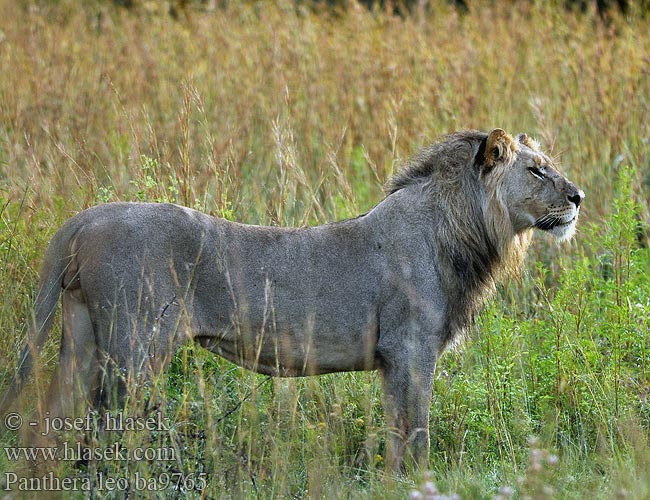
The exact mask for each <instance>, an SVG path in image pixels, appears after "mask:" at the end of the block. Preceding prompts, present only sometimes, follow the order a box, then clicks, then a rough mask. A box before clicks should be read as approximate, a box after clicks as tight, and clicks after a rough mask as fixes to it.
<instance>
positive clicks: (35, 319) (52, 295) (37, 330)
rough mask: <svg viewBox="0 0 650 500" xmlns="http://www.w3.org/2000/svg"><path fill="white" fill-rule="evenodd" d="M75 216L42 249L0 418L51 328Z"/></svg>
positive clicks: (18, 391)
mask: <svg viewBox="0 0 650 500" xmlns="http://www.w3.org/2000/svg"><path fill="white" fill-rule="evenodd" d="M76 222H77V221H76V220H75V218H73V219H71V220H70V221H68V223H67V224H65V225H64V226H63V227H62V228H61V229H60V230H59V231H58V232H57V233H56V234H55V235H54V237H53V238H52V241H50V244H49V246H48V248H47V251H46V252H45V258H44V260H43V267H42V270H41V279H40V283H39V286H38V294H37V295H36V302H35V304H34V314H33V316H32V321H31V327H30V328H29V333H28V335H27V339H26V341H25V345H24V347H23V349H22V352H21V353H20V358H19V360H18V367H17V370H16V373H15V374H14V376H13V378H12V380H11V382H10V385H9V388H8V390H7V392H6V393H5V394H4V395H3V396H2V399H1V400H0V418H1V417H2V416H3V415H5V414H6V412H7V410H8V409H9V408H10V407H11V405H12V404H13V402H14V401H15V399H16V398H17V397H18V395H19V394H20V391H21V389H22V386H23V385H24V383H25V381H26V380H27V379H28V378H29V376H30V375H31V373H32V371H33V367H34V358H35V356H38V355H40V352H41V349H42V348H43V344H45V341H46V340H47V336H48V333H49V331H50V328H51V327H52V321H53V320H54V314H55V312H56V306H57V303H58V301H59V297H60V295H61V291H62V284H63V276H64V274H65V272H66V269H67V267H68V266H69V265H70V261H71V256H70V255H69V250H68V249H69V244H70V240H71V238H72V237H73V236H74V234H75V233H76V232H77V230H78V229H79V226H80V225H79V224H78V223H76Z"/></svg>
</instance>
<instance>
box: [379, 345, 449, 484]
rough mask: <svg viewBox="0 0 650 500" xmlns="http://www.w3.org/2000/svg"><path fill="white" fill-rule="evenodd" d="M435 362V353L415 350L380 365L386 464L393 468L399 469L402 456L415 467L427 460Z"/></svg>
mask: <svg viewBox="0 0 650 500" xmlns="http://www.w3.org/2000/svg"><path fill="white" fill-rule="evenodd" d="M424 351H427V349H424ZM423 354H424V355H423ZM424 358H428V359H424ZM435 364H436V357H435V354H433V353H429V355H428V356H427V355H426V352H425V353H423V352H414V353H412V356H408V357H407V358H402V357H398V358H396V359H389V360H386V361H385V363H384V365H383V367H382V369H381V374H382V378H383V389H384V408H385V412H386V420H387V423H388V426H389V433H390V434H389V438H388V440H387V451H386V458H387V461H386V464H387V466H388V467H390V468H391V469H392V470H393V471H402V470H403V469H404V466H405V462H404V461H405V460H406V462H407V463H408V464H413V465H415V466H418V467H426V466H427V464H428V461H429V406H430V403H431V390H432V385H433V373H434V370H435Z"/></svg>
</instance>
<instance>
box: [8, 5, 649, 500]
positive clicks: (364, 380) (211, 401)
mask: <svg viewBox="0 0 650 500" xmlns="http://www.w3.org/2000/svg"><path fill="white" fill-rule="evenodd" d="M228 3H229V4H231V5H230V6H229V7H227V8H224V9H215V10H213V11H209V10H205V9H204V10H191V9H186V14H187V15H184V16H180V17H178V18H177V19H174V18H172V17H170V16H168V15H167V14H166V13H164V12H163V13H160V12H157V11H156V10H148V9H147V8H146V6H147V5H148V3H147V2H143V5H144V7H143V8H141V9H138V10H133V11H127V10H124V9H118V8H115V7H114V6H112V5H111V4H104V3H101V2H89V3H88V5H86V6H85V7H83V8H82V7H80V5H81V3H79V2H73V1H67V0H60V1H58V2H40V3H37V4H33V5H30V6H26V5H25V3H24V2H23V3H21V2H10V1H4V0H3V1H0V74H2V78H0V283H1V286H2V297H3V300H2V301H1V302H0V391H4V389H5V387H6V384H8V383H9V380H10V377H11V375H12V374H13V370H14V368H13V367H14V366H15V364H16V357H17V353H18V350H19V348H20V344H21V342H22V339H23V338H24V335H25V333H26V328H27V325H28V324H29V321H30V314H31V313H30V310H31V306H32V303H33V298H34V295H35V290H36V284H37V279H38V270H39V266H40V262H41V259H42V255H43V252H44V250H45V248H46V245H47V241H48V239H49V238H50V237H51V236H52V234H53V233H54V231H55V230H56V229H57V228H58V227H59V226H60V224H61V223H62V222H63V221H64V220H65V219H66V218H68V217H69V216H71V215H72V214H74V213H75V212H77V211H78V210H81V209H83V208H85V207H88V206H90V205H93V204H95V203H99V202H106V201H114V200H150V201H173V202H177V203H181V204H184V205H187V206H191V207H196V208H199V209H201V210H204V211H206V212H209V213H212V214H214V215H220V216H225V217H227V218H230V219H235V220H239V221H243V222H248V223H263V224H280V225H301V224H315V223H322V222H326V221H331V220H335V219H340V218H345V217H351V216H354V215H356V214H358V213H360V212H363V211H365V210H367V209H369V208H370V207H372V206H373V205H374V204H375V203H376V202H378V201H379V200H380V199H381V197H382V184H383V182H384V181H385V180H386V179H387V177H388V176H389V175H390V174H391V173H392V172H393V171H394V169H395V168H397V166H398V165H399V162H400V161H401V160H403V159H405V158H407V157H408V156H409V155H410V154H412V153H413V152H415V151H416V150H417V149H418V148H419V147H420V146H423V145H425V144H426V143H427V142H430V141H431V140H432V139H434V138H435V137H436V136H438V135H440V134H443V133H446V132H449V131H453V130H457V129H461V128H479V129H491V128H493V127H496V126H499V127H503V128H505V129H506V130H509V131H512V132H518V131H526V132H528V133H529V134H530V135H533V136H536V137H537V138H538V139H539V140H540V142H541V143H542V145H543V146H544V147H545V148H547V149H548V150H550V151H551V152H552V153H553V154H555V155H559V156H560V158H561V164H562V169H563V171H564V172H565V173H566V174H567V175H568V177H570V178H571V179H572V180H573V181H575V182H576V184H578V185H579V186H580V187H581V188H582V189H584V191H585V192H586V194H587V197H586V200H585V202H584V208H583V212H582V219H581V221H580V223H579V232H578V234H577V236H576V238H575V240H574V241H573V242H572V243H570V244H569V245H564V246H561V247H559V246H556V245H555V244H554V243H552V242H550V241H549V240H548V239H547V238H545V237H544V236H543V235H539V234H538V235H537V237H536V239H535V242H534V244H533V246H532V247H531V250H530V252H529V258H528V265H527V268H526V270H525V271H524V272H523V273H522V276H521V278H520V279H519V280H518V281H513V282H511V283H509V284H506V285H505V286H503V287H502V288H501V289H500V290H499V293H498V295H497V296H496V297H495V299H494V300H493V301H492V302H491V303H490V304H489V305H488V306H487V307H486V309H485V311H484V313H483V314H482V316H481V317H480V319H479V321H478V323H477V325H476V328H475V331H474V332H473V334H472V338H471V339H469V341H467V342H465V343H463V344H462V345H461V346H459V347H458V348H457V349H456V350H454V351H452V352H449V353H447V354H446V355H445V356H444V357H443V359H442V361H441V363H440V365H439V368H438V377H437V379H436V382H435V394H434V399H433V403H432V405H433V408H432V416H431V419H432V422H431V424H432V456H431V476H430V477H431V479H432V480H433V481H434V482H435V484H436V486H437V488H438V489H439V490H440V491H442V492H445V493H451V492H454V493H458V494H459V495H461V496H462V498H469V499H474V498H477V499H478V498H481V499H491V498H494V497H495V496H496V495H499V494H500V495H501V496H502V497H505V496H507V495H510V494H511V493H512V495H513V496H512V498H525V497H526V496H528V497H529V498H558V499H566V498H576V499H581V498H593V499H612V498H635V499H644V498H648V497H650V399H649V392H650V334H649V331H650V286H649V283H648V276H649V274H650V250H649V249H648V248H647V246H648V238H647V230H648V228H647V223H648V216H649V214H648V209H649V207H650V204H649V199H648V195H647V192H648V187H649V183H650V163H649V162H650V160H649V158H650V121H649V120H648V116H650V59H649V58H648V54H650V32H649V31H648V30H647V19H646V20H644V19H642V18H641V17H639V18H638V19H637V17H636V14H635V12H633V11H632V12H629V13H628V18H627V19H622V18H618V17H617V14H616V12H615V11H614V12H612V14H611V16H610V18H609V19H608V21H607V22H604V21H603V20H602V19H601V18H600V17H599V16H598V15H597V14H595V13H594V12H593V11H590V10H587V11H586V12H584V13H581V12H577V11H572V10H567V9H564V8H562V7H561V6H557V7H555V8H551V7H548V6H547V5H546V4H545V3H539V5H535V2H530V3H527V2H526V3H523V4H521V3H515V4H512V3H510V2H503V3H501V2H477V4H476V5H474V4H472V5H471V6H470V11H469V13H467V14H465V15H461V14H459V13H458V12H457V11H456V10H455V9H454V8H453V7H450V6H449V5H447V3H446V2H442V1H441V2H440V3H439V4H437V3H436V5H434V6H433V8H432V9H431V10H430V13H428V14H424V17H418V15H414V16H413V17H404V18H402V17H397V16H388V15H385V14H383V13H381V12H379V13H372V12H369V11H367V10H366V9H363V8H356V7H355V6H354V5H352V6H351V7H350V8H348V9H347V10H345V11H338V12H337V13H336V14H328V13H327V12H326V11H325V10H323V12H312V11H311V10H310V9H307V8H302V7H300V6H299V7H296V6H295V5H294V3H293V2H290V1H278V2H274V3H272V2H257V3H255V2H247V3H246V4H245V5H243V6H237V5H235V4H237V2H228ZM434 3H435V2H434ZM631 8H633V7H631ZM59 335H60V330H59V329H57V328H55V331H54V332H53V335H52V340H51V342H50V343H49V344H48V346H47V349H46V352H45V354H44V358H43V361H44V364H45V367H46V370H45V371H47V369H51V367H52V365H53V359H54V357H55V355H56V352H57V345H58V344H57V342H58V339H57V337H58V336H59ZM42 385H43V384H42V383H37V384H31V385H30V387H28V389H27V393H28V394H36V393H37V392H38V390H39V387H40V388H41V389H42ZM150 390H151V391H152V393H153V392H154V391H155V393H156V394H162V395H163V396H164V399H163V400H161V403H160V405H159V406H158V410H159V411H161V412H162V413H163V415H164V417H165V418H166V419H167V421H168V422H169V424H170V425H169V426H170V429H169V430H166V431H152V432H137V433H136V432H125V433H124V435H123V437H122V445H123V446H124V447H125V448H127V449H136V448H138V447H140V448H147V449H152V450H156V449H174V450H176V454H175V457H174V458H175V459H174V460H139V461H136V460H122V461H120V460H115V461H104V462H102V463H99V464H97V463H94V464H91V465H90V466H89V467H88V468H87V469H83V468H82V469H79V470H75V469H74V468H73V467H72V465H71V464H69V463H63V464H61V471H60V473H61V474H62V475H66V474H67V475H70V476H73V475H76V476H77V477H80V478H93V480H96V478H97V477H98V476H99V475H102V476H103V477H104V478H111V477H112V478H121V477H131V478H135V477H136V476H137V477H140V478H144V479H146V480H153V479H155V480H158V481H159V483H158V484H160V479H161V477H162V478H163V479H164V478H165V477H168V479H169V480H170V482H173V480H174V477H176V478H178V476H172V475H173V474H174V473H183V474H185V475H186V476H185V477H186V479H187V480H188V481H189V479H192V480H194V481H195V482H198V480H199V474H203V473H205V476H201V477H202V478H205V481H206V482H207V487H206V488H205V489H204V493H203V495H201V494H199V493H198V492H195V493H194V494H189V498H193V497H195V498H227V497H235V498H287V497H293V498H405V497H406V496H407V495H408V494H409V492H410V491H411V490H412V489H413V488H415V487H416V486H419V487H421V488H424V486H421V485H422V484H423V483H424V481H425V480H426V478H424V477H422V478H421V477H417V476H416V477H410V478H398V477H390V476H389V475H386V474H385V473H384V471H383V466H384V464H383V451H384V442H385V438H386V433H387V430H386V429H385V427H384V425H383V412H382V410H381V402H380V384H379V381H378V380H377V377H376V375H375V374H373V373H360V374H358V373H357V374H339V375H331V376H323V377H314V378H307V379H297V380H269V379H266V378H265V377H262V376H259V375H255V374H252V373H250V372H246V371H244V370H241V369H239V368H237V367H235V366H234V365H232V364H230V363H228V362H226V361H224V360H221V359H218V358H216V357H214V356H212V355H210V354H207V353H205V352H204V351H202V350H201V349H200V348H198V347H193V346H188V347H187V348H186V349H184V350H182V351H181V352H179V353H178V355H177V356H176V357H175V359H174V361H173V363H172V366H171V368H170V370H169V372H168V376H167V378H166V379H165V380H162V381H160V382H159V384H158V386H157V387H152V388H151V389H150ZM140 400H141V398H140ZM33 401H34V402H35V401H36V396H34V398H33ZM132 406H133V407H134V408H132V410H133V411H137V408H138V405H137V402H135V403H134V404H133V405H132ZM533 438H534V439H533ZM0 442H1V444H0V449H2V448H4V447H5V446H10V445H12V444H14V443H15V437H14V436H11V435H7V436H3V437H2V438H0ZM13 466H14V464H13V463H12V462H11V460H9V459H8V458H7V456H6V454H1V453H0V471H6V470H11V468H12V467H13ZM164 474H168V475H169V476H164ZM191 474H194V475H193V476H191ZM161 475H162V476H161ZM427 477H428V476H427ZM1 481H2V478H0V482H1ZM133 485H134V483H133V482H132V483H131V486H132V487H133ZM186 486H188V487H191V486H192V485H191V484H190V483H189V482H188V483H187V484H186ZM503 487H509V488H510V489H508V488H506V489H503V490H501V489H502V488H503ZM500 490H501V493H500ZM157 495H158V497H159V498H186V497H188V496H187V495H188V494H187V493H181V492H180V491H179V490H177V489H175V488H173V487H171V486H169V485H168V487H166V488H163V489H162V490H161V491H159V492H158V494H157ZM192 495H194V496H192ZM68 497H69V495H68V496H67V497H66V498H68ZM84 497H89V498H123V497H124V493H123V492H121V491H112V492H111V491H108V490H107V489H104V490H102V491H95V492H94V493H82V492H80V493H79V498H84ZM134 497H135V498H138V497H142V498H155V497H156V494H154V493H146V492H142V491H140V492H139V493H138V494H137V495H134V496H132V498H134Z"/></svg>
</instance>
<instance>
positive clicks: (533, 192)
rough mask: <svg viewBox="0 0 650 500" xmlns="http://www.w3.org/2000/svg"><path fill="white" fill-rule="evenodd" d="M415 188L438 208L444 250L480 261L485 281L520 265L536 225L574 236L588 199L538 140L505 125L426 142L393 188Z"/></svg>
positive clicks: (436, 222) (435, 218)
mask: <svg viewBox="0 0 650 500" xmlns="http://www.w3.org/2000/svg"><path fill="white" fill-rule="evenodd" d="M417 186H419V187H417ZM409 187H410V188H415V191H413V189H411V191H412V192H414V193H420V194H419V195H417V194H416V196H418V197H419V199H420V200H422V202H424V203H426V204H427V205H428V206H429V208H430V210H431V211H430V212H429V213H430V214H431V215H432V219H431V222H432V228H433V231H434V232H435V234H436V235H437V236H436V241H437V245H438V252H439V253H440V254H441V255H442V254H448V255H449V259H450V260H454V259H456V260H459V259H460V257H459V256H463V259H461V260H465V261H467V262H473V263H475V265H476V269H475V270H474V271H472V273H471V274H472V275H473V276H475V277H479V278H480V279H479V281H482V280H483V278H485V277H486V276H487V277H488V278H487V279H488V281H490V279H489V277H490V276H499V275H502V274H503V273H505V274H508V273H510V272H516V271H517V269H518V268H519V267H520V264H521V262H522V260H523V258H524V255H525V253H526V249H527V248H528V245H529V243H530V239H531V234H532V230H533V229H534V228H538V229H541V230H544V231H547V232H549V233H551V234H553V235H554V236H555V237H557V238H558V239H559V240H567V239H569V238H571V236H573V234H574V233H575V227H576V222H577V218H578V213H579V210H580V204H581V202H582V200H583V198H584V193H583V192H582V191H581V190H580V189H578V188H577V187H576V186H575V185H574V184H573V183H571V182H570V181H569V180H567V179H566V178H565V177H564V176H562V175H561V174H560V173H559V172H558V171H557V170H556V169H555V167H554V165H553V161H552V160H551V158H549V157H548V156H547V155H545V154H544V153H542V152H541V151H540V148H539V146H538V145H537V143H536V142H535V141H533V140H532V139H531V138H530V137H528V136H527V135H526V134H519V135H518V136H517V137H516V138H513V137H512V136H511V135H509V134H507V133H506V132H504V131H503V130H502V129H499V128H497V129H494V130H492V132H490V133H486V132H479V131H473V130H470V131H462V132H455V133H453V134H450V135H448V136H446V137H444V138H443V140H441V141H440V142H437V143H434V144H432V145H430V146H428V147H426V148H424V149H422V150H421V151H420V152H419V153H417V154H416V155H415V156H414V157H412V158H411V159H410V160H409V162H408V163H407V164H406V166H405V167H404V168H403V169H401V170H400V171H399V172H398V173H396V174H395V175H394V176H393V177H392V178H391V179H390V180H389V182H388V185H387V192H388V194H392V193H395V192H397V191H400V190H402V189H403V188H409ZM457 264H458V266H457V267H459V268H463V266H464V265H465V264H462V265H461V264H460V263H457ZM485 269H488V270H489V272H487V273H485V272H484V270H485ZM477 279H478V278H477Z"/></svg>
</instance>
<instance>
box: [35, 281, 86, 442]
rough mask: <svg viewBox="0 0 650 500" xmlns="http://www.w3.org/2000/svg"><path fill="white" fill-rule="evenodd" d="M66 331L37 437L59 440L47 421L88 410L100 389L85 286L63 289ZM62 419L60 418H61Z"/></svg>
mask: <svg viewBox="0 0 650 500" xmlns="http://www.w3.org/2000/svg"><path fill="white" fill-rule="evenodd" d="M62 302H63V335H62V338H61V347H60V352H59V362H58V364H57V366H56V368H55V371H54V376H53V378H52V381H51V383H50V386H49V390H48V393H47V396H46V398H45V404H43V405H42V407H41V415H40V427H39V428H38V430H37V439H39V440H44V441H46V442H47V443H54V442H56V436H51V435H49V434H51V426H48V425H46V422H50V423H51V422H55V421H57V422H61V421H63V419H68V420H70V419H72V418H74V417H80V416H83V415H85V414H86V412H87V411H88V409H89V408H91V407H92V403H93V401H94V399H95V393H96V392H97V389H98V372H99V367H98V363H97V345H96V343H95V332H94V329H93V324H92V321H91V318H90V314H89V311H88V307H87V305H86V303H85V301H84V300H83V298H82V295H81V290H80V289H76V290H73V291H64V292H63V298H62ZM57 419H58V420H57Z"/></svg>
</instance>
